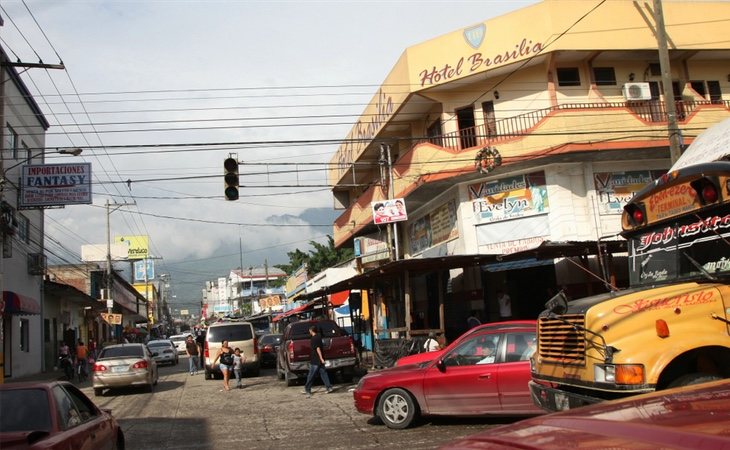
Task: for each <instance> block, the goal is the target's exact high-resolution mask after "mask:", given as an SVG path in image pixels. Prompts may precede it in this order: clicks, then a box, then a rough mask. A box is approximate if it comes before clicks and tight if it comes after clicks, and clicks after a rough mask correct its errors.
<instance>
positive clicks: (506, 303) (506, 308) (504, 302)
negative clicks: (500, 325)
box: [497, 289, 512, 320]
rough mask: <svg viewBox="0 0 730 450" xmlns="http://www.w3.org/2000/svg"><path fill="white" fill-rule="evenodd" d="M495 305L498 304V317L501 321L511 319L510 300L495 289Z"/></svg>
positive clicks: (499, 290) (502, 292)
mask: <svg viewBox="0 0 730 450" xmlns="http://www.w3.org/2000/svg"><path fill="white" fill-rule="evenodd" d="M497 303H499V317H500V318H501V319H502V320H510V319H512V299H511V298H510V296H509V295H507V294H505V293H504V291H502V290H501V289H497Z"/></svg>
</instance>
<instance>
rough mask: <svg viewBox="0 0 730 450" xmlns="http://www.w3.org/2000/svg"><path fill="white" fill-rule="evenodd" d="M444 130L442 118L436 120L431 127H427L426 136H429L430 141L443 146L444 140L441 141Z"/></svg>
mask: <svg viewBox="0 0 730 450" xmlns="http://www.w3.org/2000/svg"><path fill="white" fill-rule="evenodd" d="M443 134H444V133H443V131H442V129H441V120H436V121H435V122H434V123H432V124H431V125H429V127H428V128H427V129H426V136H428V142H430V143H432V144H434V145H438V146H443V142H442V141H441V136H442V135H443Z"/></svg>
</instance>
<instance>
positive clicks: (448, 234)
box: [408, 200, 459, 254]
mask: <svg viewBox="0 0 730 450" xmlns="http://www.w3.org/2000/svg"><path fill="white" fill-rule="evenodd" d="M412 222H413V223H411V224H409V226H408V242H409V244H410V252H411V254H415V253H420V252H422V251H424V250H425V249H427V248H429V247H433V246H434V245H438V244H441V243H442V242H446V241H450V240H452V239H455V238H457V237H459V229H458V227H457V224H456V200H449V201H448V202H446V203H443V204H441V205H440V206H439V207H438V208H436V209H434V210H433V211H432V212H430V213H428V214H426V215H425V216H423V217H421V218H419V219H417V220H415V221H412Z"/></svg>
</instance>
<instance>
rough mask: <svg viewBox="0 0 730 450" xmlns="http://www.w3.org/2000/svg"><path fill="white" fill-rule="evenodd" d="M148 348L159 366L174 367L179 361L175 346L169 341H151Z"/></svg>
mask: <svg viewBox="0 0 730 450" xmlns="http://www.w3.org/2000/svg"><path fill="white" fill-rule="evenodd" d="M147 348H148V349H149V350H150V352H152V358H154V360H155V361H156V362H157V364H170V365H173V366H174V365H177V363H178V361H179V359H178V356H177V349H176V348H175V344H173V343H172V342H171V341H170V340H168V339H159V340H155V341H149V342H148V343H147Z"/></svg>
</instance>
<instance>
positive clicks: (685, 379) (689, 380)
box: [667, 373, 721, 388]
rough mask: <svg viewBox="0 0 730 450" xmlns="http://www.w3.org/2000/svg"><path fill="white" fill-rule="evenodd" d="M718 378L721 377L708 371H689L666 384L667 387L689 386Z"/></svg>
mask: <svg viewBox="0 0 730 450" xmlns="http://www.w3.org/2000/svg"><path fill="white" fill-rule="evenodd" d="M720 379H721V377H718V376H717V375H710V374H708V373H690V374H687V375H682V376H681V377H679V378H677V379H676V380H674V381H672V382H671V383H669V386H667V388H675V387H680V386H690V385H693V384H700V383H707V382H708V381H715V380H720Z"/></svg>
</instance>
